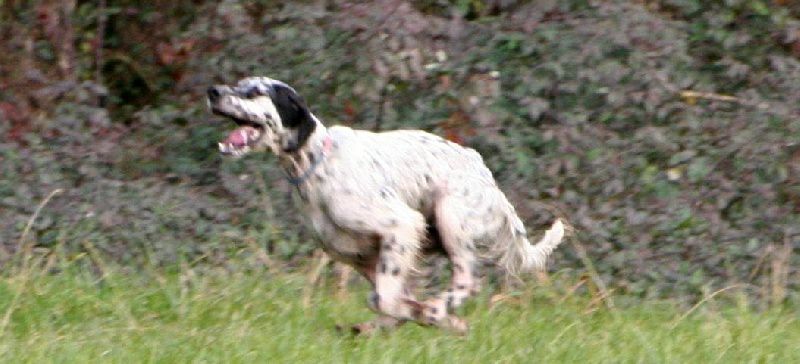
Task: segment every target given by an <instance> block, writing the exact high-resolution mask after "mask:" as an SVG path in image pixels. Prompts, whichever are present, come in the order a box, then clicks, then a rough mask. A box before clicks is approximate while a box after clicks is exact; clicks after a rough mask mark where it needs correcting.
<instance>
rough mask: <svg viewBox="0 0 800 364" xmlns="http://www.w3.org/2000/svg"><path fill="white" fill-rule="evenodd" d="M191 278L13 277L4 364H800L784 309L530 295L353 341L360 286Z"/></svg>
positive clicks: (230, 276)
mask: <svg viewBox="0 0 800 364" xmlns="http://www.w3.org/2000/svg"><path fill="white" fill-rule="evenodd" d="M186 272H187V271H186V270H184V271H183V273H175V274H163V273H159V272H155V271H149V272H144V273H135V274H122V273H119V272H116V271H115V272H114V273H111V274H106V276H105V277H104V278H103V279H98V278H97V275H91V274H88V273H85V272H80V271H78V270H77V269H67V270H65V271H63V272H62V273H59V274H55V275H31V274H14V275H11V276H3V277H2V280H0V362H4V363H6V362H32V363H49V362H58V363H64V362H67V363H86V362H117V363H134V362H135V363H138V362H157V363H172V362H176V363H186V362H214V363H216V362H224V363H228V362H233V363H265V362H269V363H274V362H277V363H281V362H283V363H304V362H307V363H317V362H324V363H328V362H356V363H376V362H385V363H395V362H415V363H416V362H447V363H451V362H455V363H487V362H525V363H532V362H612V363H618V362H645V363H660V362H677V363H706V362H723V363H724V362H775V363H780V362H786V363H789V362H800V345H798V343H800V323H798V321H797V319H796V317H797V312H793V311H791V310H788V309H782V310H771V311H766V312H756V311H753V310H752V309H750V308H748V306H747V305H736V304H721V303H719V302H716V301H709V302H707V303H705V304H703V305H701V306H699V308H698V309H697V310H694V311H692V312H691V313H690V314H689V315H686V313H687V310H686V309H685V308H683V309H678V308H677V306H676V305H674V304H670V303H665V302H641V303H640V304H636V305H631V304H628V305H626V307H625V308H618V309H615V310H609V309H606V308H599V309H591V308H592V307H594V306H592V305H591V304H592V302H591V301H590V300H589V299H588V298H582V297H577V296H565V295H564V294H562V293H557V292H555V290H553V289H546V288H534V289H530V290H528V291H525V292H521V293H520V294H519V295H518V296H516V297H515V298H514V299H513V300H508V301H504V302H503V303H500V304H498V305H495V306H494V307H492V308H490V307H488V305H487V304H485V303H480V302H485V301H486V299H485V298H486V297H483V299H479V300H477V301H480V302H479V303H475V304H472V305H469V306H468V307H465V309H464V314H465V315H466V316H467V318H468V320H469V322H470V324H471V328H470V332H469V334H468V335H466V336H463V337H460V336H456V335H453V334H449V333H446V332H443V331H440V330H437V329H433V328H426V327H420V326H417V325H413V324H407V325H405V326H403V327H401V328H399V329H398V330H395V331H393V332H390V333H381V334H378V335H375V336H372V337H351V336H349V335H343V334H340V333H337V331H336V330H335V329H334V326H335V325H336V324H347V323H354V322H357V321H359V320H365V319H369V318H371V317H372V314H371V313H370V312H369V311H368V310H367V308H366V305H365V289H366V287H364V286H363V285H357V287H355V288H354V289H353V291H352V292H351V293H350V294H349V298H347V299H345V300H337V299H335V298H334V295H333V294H332V292H330V289H321V290H318V291H317V292H316V293H315V295H314V296H313V299H312V301H313V304H312V305H311V306H310V307H307V308H306V307H303V306H302V304H301V301H302V299H301V292H302V289H303V287H304V285H305V283H306V282H305V278H304V276H303V275H300V274H285V273H283V274H280V275H279V276H275V275H271V274H270V273H268V272H261V273H228V272H223V271H211V272H206V273H204V274H187V273H186ZM328 286H330V285H328ZM595 308H596V307H595Z"/></svg>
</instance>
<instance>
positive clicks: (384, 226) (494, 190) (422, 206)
mask: <svg viewBox="0 0 800 364" xmlns="http://www.w3.org/2000/svg"><path fill="white" fill-rule="evenodd" d="M208 95H209V97H208V99H209V105H210V107H211V110H212V111H213V112H214V113H216V114H219V115H223V116H227V117H230V118H232V119H233V120H234V121H236V122H237V124H239V125H240V126H242V128H243V129H246V130H247V131H248V133H245V134H242V135H246V136H245V137H242V136H239V137H237V138H231V139H229V140H234V141H236V143H235V145H234V143H231V142H223V143H220V149H221V150H222V151H223V152H226V153H230V154H234V155H242V154H244V153H247V152H251V151H259V150H266V149H270V150H271V151H272V152H273V153H275V154H276V155H277V156H278V158H279V160H280V163H281V165H282V166H283V168H284V170H285V171H286V173H287V174H288V175H289V180H290V181H291V182H293V184H296V186H297V189H298V192H299V194H300V196H301V197H302V200H303V208H304V210H305V214H306V216H307V218H308V220H309V221H310V223H311V225H312V226H313V228H314V231H315V232H316V233H317V234H318V236H319V238H320V241H321V244H322V248H323V249H324V250H325V251H326V252H327V253H328V254H329V255H330V256H331V257H333V258H334V259H335V260H338V261H341V262H345V263H347V264H349V265H352V266H353V267H354V268H355V269H356V270H358V271H359V272H360V273H361V274H363V275H364V276H365V277H366V278H367V279H368V280H369V281H370V282H371V283H372V285H373V287H374V292H373V294H371V295H370V298H369V300H368V303H369V304H368V306H369V307H370V308H371V309H373V310H374V311H376V312H377V313H378V314H379V318H378V319H377V320H374V321H372V322H368V323H364V324H361V325H357V326H355V327H354V329H355V330H357V331H369V330H373V329H375V328H378V327H389V326H396V325H398V324H400V323H402V322H406V321H415V322H418V323H421V324H425V325H436V326H440V327H447V328H451V329H454V330H457V331H463V330H465V329H466V323H465V322H464V321H463V320H462V319H460V318H458V317H456V316H455V315H453V314H452V313H453V311H454V310H455V309H456V308H457V307H458V306H460V305H461V304H463V303H464V301H465V300H466V299H467V298H469V297H470V296H471V295H473V294H474V293H476V292H477V291H478V290H479V279H480V277H478V276H477V274H478V272H479V271H480V270H479V269H478V267H479V266H480V265H483V264H485V263H486V262H491V263H494V264H496V265H498V266H499V267H500V268H501V269H502V270H503V271H505V272H506V273H508V274H511V275H516V274H517V273H518V272H520V271H524V270H531V269H542V268H543V267H544V265H545V261H546V259H547V257H548V256H549V255H550V253H551V252H552V251H553V249H555V247H556V246H557V245H558V244H559V243H560V242H561V240H562V238H563V236H564V225H563V224H562V222H561V221H560V220H556V221H555V222H554V223H553V225H552V227H551V228H550V229H549V230H548V231H547V232H545V234H544V236H543V237H542V238H541V240H540V241H539V242H538V243H537V244H535V245H533V244H531V243H530V242H529V241H528V238H527V235H526V232H525V227H524V226H523V224H522V221H521V220H520V218H519V217H518V216H517V214H516V212H515V211H514V207H513V206H512V205H511V204H510V203H509V202H508V200H507V199H506V197H505V195H504V194H503V192H502V191H500V189H499V188H498V186H497V184H496V183H495V180H494V178H493V177H492V173H491V172H490V171H489V169H488V168H487V167H486V165H485V164H484V162H483V159H482V158H481V156H480V155H479V154H478V153H477V152H476V151H474V150H472V149H470V148H465V147H463V146H460V145H458V144H455V143H453V142H450V141H448V140H445V139H443V138H441V137H438V136H436V135H433V134H430V133H427V132H423V131H419V130H397V131H388V132H382V133H373V132H369V131H364V130H355V129H351V128H348V127H344V126H332V127H326V126H324V125H323V124H322V122H321V121H320V120H319V119H318V118H317V117H316V116H314V115H313V114H312V113H311V112H310V111H309V109H308V107H307V106H306V105H305V102H304V101H303V99H302V98H301V97H300V96H299V95H298V94H297V93H296V92H295V90H294V89H292V88H291V87H289V86H288V85H286V84H285V83H283V82H280V81H276V80H273V79H270V78H266V77H253V78H246V79H243V80H242V81H240V82H239V83H238V84H237V85H235V86H224V85H220V86H214V87H211V88H209V90H208ZM254 130H255V131H254ZM242 138H244V140H246V142H247V143H246V145H244V146H243V145H242V143H241V140H242ZM435 252H444V253H446V256H447V257H448V258H449V259H450V261H451V263H452V267H453V272H452V273H453V274H452V282H451V285H450V288H449V289H447V290H446V291H445V292H442V293H441V294H439V295H436V296H434V297H432V298H430V299H427V300H425V301H419V300H418V299H417V298H416V297H413V295H412V293H411V292H412V289H410V285H411V283H410V281H411V277H412V275H413V274H414V273H415V272H416V271H417V265H418V262H419V260H420V258H421V257H422V256H423V255H425V254H432V253H435Z"/></svg>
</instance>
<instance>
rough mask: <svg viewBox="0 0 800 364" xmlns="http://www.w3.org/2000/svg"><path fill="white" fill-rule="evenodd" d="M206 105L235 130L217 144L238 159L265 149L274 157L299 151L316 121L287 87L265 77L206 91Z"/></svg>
mask: <svg viewBox="0 0 800 364" xmlns="http://www.w3.org/2000/svg"><path fill="white" fill-rule="evenodd" d="M207 93H208V105H209V107H210V108H211V111H212V112H213V113H214V114H217V115H222V116H225V117H228V118H230V119H231V120H233V121H234V122H236V124H237V125H238V126H239V127H238V128H236V130H234V131H232V132H231V133H230V134H228V137H227V138H226V139H225V140H223V141H222V142H220V143H219V149H220V151H221V152H222V153H224V154H231V155H234V156H241V155H244V154H246V153H248V152H251V151H261V150H265V149H267V148H269V149H271V150H272V151H273V153H275V154H281V153H292V152H295V151H297V150H299V149H300V148H302V147H303V144H305V142H306V141H307V139H308V137H309V136H310V135H311V133H312V132H313V131H314V128H315V127H316V125H317V124H316V120H315V119H314V117H313V116H312V115H311V112H310V111H309V110H308V107H307V106H306V104H305V102H304V101H303V98H302V97H300V95H298V94H297V92H295V90H294V89H293V88H291V87H289V85H287V84H285V83H283V82H281V81H277V80H273V79H271V78H267V77H250V78H245V79H242V80H241V81H239V83H237V84H236V85H235V86H227V85H215V86H211V87H209V88H208V91H207Z"/></svg>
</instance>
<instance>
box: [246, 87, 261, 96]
mask: <svg viewBox="0 0 800 364" xmlns="http://www.w3.org/2000/svg"><path fill="white" fill-rule="evenodd" d="M259 95H261V92H259V90H258V88H256V87H253V88H251V89H249V90H247V91H245V93H244V97H246V98H248V99H252V98H254V97H257V96H259Z"/></svg>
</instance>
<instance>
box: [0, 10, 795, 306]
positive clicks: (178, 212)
mask: <svg viewBox="0 0 800 364" xmlns="http://www.w3.org/2000/svg"><path fill="white" fill-rule="evenodd" d="M0 7H1V10H0V136H2V137H1V138H0V173H1V174H2V177H0V264H5V263H8V262H10V261H11V260H12V259H13V258H14V256H15V253H16V252H17V250H18V249H19V247H20V246H28V247H31V249H32V252H33V254H38V255H41V256H43V257H46V256H48V255H50V254H55V253H59V254H65V255H66V256H69V257H74V259H76V260H77V259H80V257H81V256H82V254H83V253H84V252H85V250H86V249H87V247H94V248H96V249H97V250H98V251H100V252H101V253H103V254H104V255H105V256H108V257H110V259H113V260H115V261H117V262H119V263H121V264H124V265H126V266H129V267H132V269H135V267H137V266H142V265H143V264H148V265H150V264H153V265H157V266H166V267H169V266H174V265H175V264H176V263H178V262H190V263H191V264H196V265H209V266H216V267H224V268H226V269H237V268H236V267H233V266H234V264H232V263H231V262H232V258H233V257H237V256H242V255H248V254H251V252H252V250H249V249H248V247H252V246H259V247H264V248H266V250H267V251H268V252H269V253H270V258H271V259H273V260H274V261H281V262H285V263H287V264H286V265H284V266H292V265H295V264H302V262H304V261H306V260H307V257H308V255H309V254H310V253H311V251H313V249H314V248H315V245H314V243H313V242H312V241H311V240H310V234H309V230H308V228H306V227H304V225H303V222H302V220H301V218H300V216H299V215H298V212H297V210H296V208H295V207H294V206H295V204H294V203H293V201H292V196H291V189H290V188H289V186H288V185H287V183H286V182H285V181H284V180H282V174H281V173H280V171H279V170H277V169H276V168H275V164H274V163H272V162H274V161H273V160H272V159H273V158H272V157H270V156H265V155H253V156H248V157H246V158H244V159H241V160H231V159H227V158H223V157H221V156H220V155H219V154H218V153H217V151H216V142H217V141H218V140H219V139H221V138H222V137H223V136H224V135H225V133H226V131H228V130H230V128H231V125H229V123H228V122H226V121H224V120H221V119H220V118H217V117H213V116H211V115H210V114H209V113H208V112H207V111H206V109H205V101H204V99H203V96H204V95H203V94H204V90H205V89H206V87H207V86H208V85H210V84H212V83H220V82H234V81H236V80H237V79H238V78H240V77H244V76H250V75H267V76H270V77H273V78H277V79H280V80H283V81H286V82H287V83H289V84H291V85H293V86H294V87H295V88H296V89H297V90H298V91H299V92H300V93H301V94H302V95H303V96H304V97H305V98H306V99H307V100H308V102H309V104H310V105H311V107H312V109H313V111H314V112H315V113H316V114H317V115H318V116H320V117H321V118H322V119H323V120H324V121H325V122H326V123H327V124H344V125H351V126H354V127H358V128H366V129H373V130H386V129H396V128H420V129H424V130H428V131H431V132H434V133H436V134H439V135H442V136H444V137H447V138H448V139H450V140H453V141H456V142H458V143H461V144H464V145H467V146H470V147H472V148H475V149H477V150H478V151H479V152H481V154H482V155H483V156H484V157H485V160H486V162H487V163H488V165H489V166H490V168H491V169H492V171H493V172H494V173H495V176H496V177H497V179H498V181H499V182H500V184H501V186H502V188H503V190H504V191H506V192H507V194H508V196H509V198H510V200H511V201H512V203H513V204H514V205H515V206H516V207H517V210H518V212H519V213H520V215H521V216H522V217H523V219H524V220H525V221H526V223H527V225H528V227H529V230H530V231H532V232H534V231H541V229H542V228H544V227H546V225H547V224H548V223H549V222H550V221H552V218H553V216H554V215H563V216H565V217H566V218H567V219H568V220H569V221H570V222H571V223H572V224H573V225H574V226H575V228H576V235H575V237H574V238H573V239H572V242H571V243H568V244H566V245H564V246H563V247H562V248H561V249H559V250H558V251H557V253H556V256H555V257H554V259H552V262H553V263H552V264H551V266H550V268H551V270H552V271H561V272H563V273H564V274H569V275H574V276H576V277H578V276H580V275H583V274H585V270H586V263H587V262H589V261H591V262H592V263H593V265H594V268H595V269H596V270H597V272H598V273H599V276H600V277H601V278H602V280H603V281H604V282H605V283H606V284H607V285H608V286H609V287H610V288H612V289H614V290H615V291H616V292H620V293H624V294H628V295H633V296H640V297H644V298H649V297H678V298H686V299H693V298H696V297H699V296H702V295H704V294H708V293H709V292H712V291H714V290H716V289H719V288H721V287H726V286H729V285H731V284H739V285H741V287H743V288H742V289H743V290H744V291H745V292H747V293H748V294H749V295H750V297H752V298H754V299H755V300H757V301H758V302H773V303H777V302H784V301H786V300H788V301H790V302H797V300H798V298H799V297H798V294H797V292H798V291H797V288H798V282H800V271H799V270H798V263H799V262H800V258H798V256H797V254H796V253H794V252H793V249H797V248H800V144H798V142H800V106H799V105H800V4H798V3H797V2H795V1H790V0H782V1H781V0H771V1H770V0H726V1H704V0H651V1H648V0H638V1H636V0H630V1H611V0H608V1H589V0H564V1H556V0H542V1H535V2H528V1H514V0H494V1H478V0H426V1H398V0H385V1H375V2H357V1H354V2H345V1H332V0H331V1H292V2H285V3H284V2H276V1H221V2H217V1H202V0H195V1H172V0H169V1H167V0H157V1H125V0H120V1H115V0H107V1H103V0H100V1H75V0H66V1H58V0H40V1H9V0H0ZM59 188H60V189H63V192H62V193H61V194H59V195H56V196H55V197H54V198H53V199H52V200H51V201H50V202H49V204H48V205H47V206H45V207H44V208H43V209H42V212H41V214H40V215H39V216H38V218H37V219H36V221H35V223H34V224H33V226H32V229H31V233H30V234H29V235H28V236H26V238H25V239H20V235H21V232H22V231H23V230H24V228H25V225H26V223H27V222H28V220H29V219H30V217H31V216H32V214H33V213H34V210H35V209H36V207H37V205H38V204H39V203H40V202H41V201H42V200H43V199H44V198H45V196H47V195H48V194H49V193H51V192H52V191H53V190H56V189H59ZM582 251H585V255H583V254H581V252H582ZM587 259H588V260H587ZM262 263H263V261H262ZM87 264H91V263H87ZM282 264H283V263H282Z"/></svg>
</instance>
